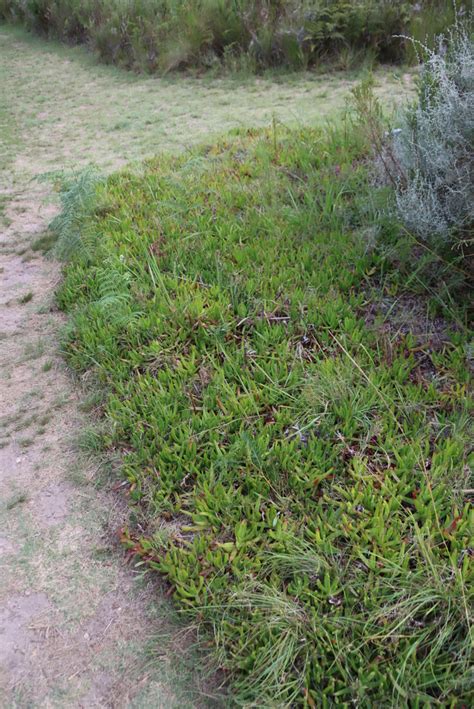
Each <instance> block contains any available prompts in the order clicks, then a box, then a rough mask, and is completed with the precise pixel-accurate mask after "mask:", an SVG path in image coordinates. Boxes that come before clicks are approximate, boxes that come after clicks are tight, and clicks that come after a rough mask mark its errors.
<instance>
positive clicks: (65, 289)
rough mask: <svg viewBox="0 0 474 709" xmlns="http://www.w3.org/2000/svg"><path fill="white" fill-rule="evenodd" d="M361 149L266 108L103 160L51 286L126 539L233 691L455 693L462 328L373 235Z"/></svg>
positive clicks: (388, 700) (292, 696) (463, 625)
mask: <svg viewBox="0 0 474 709" xmlns="http://www.w3.org/2000/svg"><path fill="white" fill-rule="evenodd" d="M366 155H367V146H366V144H365V141H364V140H363V139H362V138H361V137H360V135H359V133H358V132H357V131H356V130H354V129H353V128H351V126H350V125H344V126H342V127H341V128H338V129H333V130H329V129H328V130H309V129H305V130H296V131H293V132H289V131H286V130H283V129H281V128H280V127H279V126H277V125H275V126H274V127H273V130H272V131H268V132H262V133H261V132H253V131H247V132H244V133H241V134H240V135H234V136H232V137H229V138H228V139H227V140H223V141H221V142H220V143H218V144H217V145H212V146H209V147H206V148H203V149H200V150H196V151H193V152H190V153H187V154H185V155H182V156H180V157H177V158H167V157H160V158H159V159H156V160H153V161H150V162H148V163H147V164H146V165H145V166H144V169H143V171H142V172H141V173H140V174H135V173H132V172H127V171H125V172H122V173H118V174H115V175H113V176H111V177H110V178H109V179H108V180H107V181H106V182H105V183H97V185H96V188H95V189H96V198H95V205H94V207H93V208H91V207H90V205H89V211H88V214H87V216H86V217H85V218H84V220H83V226H82V232H83V233H84V234H85V239H84V243H83V244H82V247H81V248H75V250H74V253H73V255H72V258H71V260H70V262H69V263H68V265H67V266H66V269H65V280H64V283H63V285H62V287H61V288H60V292H59V295H58V297H59V302H60V304H61V305H62V307H63V308H64V309H65V310H66V311H68V312H69V314H70V326H69V329H68V332H67V335H66V340H65V344H64V347H65V351H66V353H67V357H68V359H69V362H70V363H71V364H72V365H73V366H74V367H76V368H77V369H78V370H80V371H86V370H91V372H92V373H93V377H92V379H93V381H94V382H96V383H97V385H98V386H100V387H101V389H103V390H104V391H105V392H106V393H107V394H106V398H105V400H104V403H103V406H102V411H103V415H104V416H105V418H106V420H107V426H105V427H104V428H102V429H101V431H102V432H103V435H102V438H103V444H105V445H106V446H108V447H110V448H113V449H114V450H116V451H117V450H119V451H121V452H122V473H123V476H124V478H126V479H127V481H128V484H129V495H130V502H131V504H132V505H134V506H136V509H137V513H138V514H139V515H140V520H141V521H140V525H141V526H140V529H141V532H137V531H135V530H133V529H130V530H128V531H127V530H126V531H124V542H125V543H126V544H128V545H129V546H130V548H131V549H132V550H133V552H134V553H135V554H137V555H138V556H139V557H140V558H141V561H142V563H144V564H146V565H147V566H148V567H149V568H151V569H155V570H157V571H158V572H160V573H161V574H164V575H165V576H166V578H167V579H168V581H169V583H170V586H171V588H172V591H173V595H174V597H175V599H176V602H177V603H178V604H179V605H180V606H181V607H182V608H183V609H185V610H186V611H187V612H188V613H189V614H190V615H192V616H193V617H194V618H195V619H197V620H198V621H199V622H200V623H202V624H203V626H204V627H205V628H207V630H208V631H209V632H210V633H212V634H213V637H214V640H215V643H216V647H217V648H218V656H219V658H220V663H221V665H222V667H223V668H225V669H226V670H227V671H228V672H229V676H230V677H231V680H232V683H233V687H234V693H235V695H234V696H235V698H236V701H237V702H240V703H241V704H243V705H245V706H299V705H301V706H307V707H315V706H334V705H340V706H344V705H349V704H351V703H354V702H356V703H358V704H359V705H360V706H413V707H425V706H452V707H454V706H460V705H461V704H462V703H463V702H464V703H468V702H469V697H471V698H472V694H471V692H472V684H470V682H471V679H472V677H471V675H470V674H469V661H470V650H471V635H470V632H471V629H470V628H471V626H470V623H471V618H470V609H471V608H472V606H470V600H472V597H471V598H470V594H472V554H473V551H472V549H473V542H472V526H471V524H472V516H471V512H470V508H469V504H468V495H469V490H470V488H471V487H472V486H471V485H469V484H468V483H467V481H466V477H467V471H468V467H467V466H468V462H469V461H468V439H469V428H468V421H469V419H468V411H469V405H470V403H472V402H471V400H470V397H469V369H468V342H469V331H468V330H467V328H466V324H465V314H464V309H463V306H462V304H461V305H456V304H455V303H451V304H450V308H449V309H445V310H444V311H443V309H442V306H439V307H438V312H434V311H433V307H434V306H433V302H432V301H430V299H428V298H426V297H422V296H421V295H419V294H418V295H416V294H414V293H413V292H412V291H411V290H410V288H409V286H408V285H407V282H406V279H405V278H404V275H403V272H400V270H398V271H396V270H395V269H394V266H393V265H391V264H392V263H393V260H392V261H388V260H387V259H386V257H385V256H384V251H383V249H380V248H376V247H374V246H373V245H372V244H371V242H370V240H369V239H368V238H367V234H368V233H370V230H374V229H375V230H377V233H378V234H379V240H380V242H382V243H383V242H384V240H385V241H386V242H387V243H389V242H390V240H393V239H394V237H395V235H396V229H397V227H396V225H393V224H391V223H390V222H389V221H387V220H386V218H384V217H378V216H377V215H378V214H379V213H380V214H381V213H382V211H381V210H379V209H378V207H377V204H376V202H375V198H374V195H373V194H372V192H373V188H371V187H370V178H369V175H368V174H367V173H368V171H369V170H368V168H367V164H368V161H366ZM384 220H385V221H384ZM74 223H76V222H75V220H74ZM74 234H75V236H74V241H75V243H76V245H77V240H76V236H77V230H75V231H74ZM66 238H67V237H66ZM63 245H64V242H63ZM400 268H403V264H402V263H401V262H400V264H399V265H398V269H400Z"/></svg>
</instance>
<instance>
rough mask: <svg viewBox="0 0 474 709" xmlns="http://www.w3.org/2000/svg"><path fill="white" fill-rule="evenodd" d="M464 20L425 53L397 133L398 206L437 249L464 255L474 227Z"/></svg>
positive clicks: (473, 115)
mask: <svg viewBox="0 0 474 709" xmlns="http://www.w3.org/2000/svg"><path fill="white" fill-rule="evenodd" d="M468 26H471V27H472V22H469V25H467V24H466V23H463V24H461V21H460V20H458V21H457V23H456V24H455V26H454V27H453V29H452V30H451V31H450V33H449V35H448V36H447V37H443V38H440V39H439V42H438V46H437V49H436V50H435V51H430V50H427V49H426V48H423V52H424V54H425V57H424V62H423V65H422V69H421V75H420V81H419V88H418V97H417V101H416V102H415V104H414V105H413V106H410V107H409V108H407V109H406V111H405V113H404V115H403V117H402V126H401V127H402V129H401V130H399V131H396V132H394V133H395V134H394V136H393V145H392V148H393V152H394V157H395V159H396V162H398V166H399V171H398V179H397V186H396V202H397V208H398V212H399V216H400V218H401V220H402V222H403V223H404V225H405V226H406V228H407V229H408V230H409V231H410V232H412V233H414V234H416V235H418V236H419V237H421V238H422V239H423V240H424V241H426V242H430V243H432V244H433V246H435V245H436V246H443V245H444V246H447V245H449V246H452V247H453V248H455V247H457V248H464V247H466V246H467V245H468V243H469V242H471V243H472V236H473V225H474V45H473V41H472V34H470V32H469V29H468Z"/></svg>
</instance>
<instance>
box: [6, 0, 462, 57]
mask: <svg viewBox="0 0 474 709" xmlns="http://www.w3.org/2000/svg"><path fill="white" fill-rule="evenodd" d="M459 1H460V5H463V4H466V5H467V2H464V0H462V2H461V0H459ZM447 4H448V6H449V8H450V9H446V7H447ZM0 18H3V19H7V20H12V21H17V22H22V23H23V24H24V25H25V26H26V27H27V28H29V29H31V30H32V31H35V32H39V33H41V34H44V35H47V36H54V37H58V38H60V39H64V40H67V41H75V42H86V43H88V44H89V45H90V46H91V47H92V48H93V49H94V50H95V51H97V52H98V54H99V56H100V58H101V59H102V60H103V61H106V62H113V63H116V64H120V65H123V66H126V67H129V68H134V69H141V70H143V69H145V70H148V71H167V70H170V69H176V68H181V67H186V66H201V67H206V66H209V65H214V64H215V63H219V62H222V61H223V62H224V63H225V62H226V61H227V60H228V59H229V58H231V59H232V60H233V64H234V63H235V59H236V58H240V59H242V60H243V63H245V64H246V65H247V66H251V67H253V68H255V69H262V68H265V67H269V66H288V67H293V68H299V67H307V66H311V65H315V64H317V63H318V62H320V61H328V60H330V61H332V60H334V59H335V60H336V61H337V60H338V58H339V57H341V58H342V59H343V61H342V62H341V66H344V67H345V66H347V65H351V64H352V63H353V62H354V61H355V60H360V59H361V58H363V56H364V54H365V53H367V52H368V53H369V54H370V56H371V57H374V58H375V59H378V60H380V61H390V62H393V61H395V62H397V61H402V60H404V59H405V58H406V57H407V56H411V55H407V50H408V52H411V49H410V45H409V44H408V45H407V43H406V42H405V41H404V40H403V39H400V37H399V36H397V35H401V34H406V33H411V29H412V26H413V30H414V32H415V34H416V36H417V37H418V38H420V39H422V40H425V34H426V32H425V29H426V31H427V32H428V35H432V33H433V30H436V31H439V30H443V29H444V28H445V26H446V23H447V22H449V21H451V19H452V9H451V7H450V3H446V0H444V1H443V0H422V1H421V2H414V0H399V1H397V2H393V1H392V0H0ZM348 58H349V60H348Z"/></svg>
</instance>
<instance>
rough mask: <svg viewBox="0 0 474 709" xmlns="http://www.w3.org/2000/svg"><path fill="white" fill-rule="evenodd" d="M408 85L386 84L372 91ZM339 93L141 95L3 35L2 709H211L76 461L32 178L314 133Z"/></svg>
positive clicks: (102, 499) (98, 492)
mask: <svg viewBox="0 0 474 709" xmlns="http://www.w3.org/2000/svg"><path fill="white" fill-rule="evenodd" d="M406 83H407V80H406V78H405V79H403V77H402V78H401V79H400V78H397V77H393V76H389V75H388V74H384V75H381V77H380V91H381V93H382V94H387V95H389V94H390V93H392V92H393V91H394V88H395V87H396V90H397V92H398V94H400V88H401V87H403V86H404V85H406ZM349 86H350V84H349V82H348V81H347V80H346V79H344V78H342V77H336V78H334V79H331V83H328V79H327V78H324V77H323V78H314V77H300V78H298V79H296V78H295V79H292V80H291V81H288V82H287V83H284V84H283V83H272V82H266V81H262V80H252V81H249V82H247V83H246V84H244V85H242V84H236V83H233V84H232V82H229V81H223V80H221V81H214V82H212V83H211V82H205V81H200V82H196V81H194V82H193V81H191V80H187V79H180V80H174V82H172V81H164V80H159V79H150V78H137V77H134V76H132V75H128V74H125V73H123V72H119V71H116V70H115V69H113V68H108V67H102V66H96V65H95V63H94V60H93V59H92V58H90V57H88V56H87V55H86V54H85V53H84V52H82V50H71V49H63V48H61V47H59V46H57V45H47V44H45V43H42V42H41V41H39V40H34V39H31V38H28V37H27V36H26V35H24V34H22V33H20V32H17V31H13V30H11V29H7V28H4V27H0V141H1V142H0V277H1V281H2V290H1V296H0V367H1V379H0V413H1V415H2V419H1V428H0V500H1V501H0V574H1V576H0V577H1V584H0V668H1V670H0V704H1V706H6V707H10V706H11V707H15V706H18V707H96V706H97V707H129V706H133V707H135V706H136V707H173V706H176V707H178V706H180V707H181V706H196V705H204V706H209V705H210V704H211V700H210V699H203V698H202V696H199V692H200V691H201V690H202V687H201V686H200V680H201V679H202V677H201V676H202V672H199V673H197V672H194V673H193V672H192V671H191V670H190V669H188V667H189V666H190V665H192V663H193V659H194V658H193V657H192V655H191V653H190V651H189V649H188V648H186V645H187V643H186V641H185V640H183V641H182V642H181V641H180V640H178V641H176V636H177V626H176V624H175V621H174V620H173V617H172V610H171V608H170V605H169V603H168V602H167V601H166V600H165V599H164V598H163V597H160V595H159V593H158V592H157V590H156V589H153V588H150V586H146V585H145V584H144V582H143V581H142V582H140V581H139V580H137V578H136V577H135V576H134V573H133V570H131V569H130V568H129V567H127V566H125V565H124V563H123V556H122V555H121V552H120V550H119V549H117V529H118V528H119V526H120V523H121V521H122V518H123V512H122V510H121V509H120V502H119V498H118V497H117V496H116V495H114V494H113V493H111V492H107V491H105V490H104V489H103V488H100V487H99V486H98V481H99V480H100V475H99V471H98V468H97V466H95V467H94V466H93V465H86V464H85V462H84V461H83V460H81V459H79V458H78V455H77V453H75V452H74V451H76V450H77V446H74V445H73V444H72V443H73V442H74V441H76V442H77V438H78V436H79V433H80V431H81V428H82V427H83V426H84V425H85V424H84V421H83V414H81V411H80V408H81V402H82V394H81V388H80V386H78V385H77V383H76V384H74V383H73V380H72V378H71V376H70V374H69V373H68V372H67V371H66V369H65V367H64V364H63V363H62V361H61V359H60V357H59V355H58V351H57V346H58V345H57V343H58V330H59V328H60V327H61V325H62V320H61V316H60V314H59V313H58V312H57V311H56V310H55V307H54V288H55V285H56V283H57V282H58V279H59V277H60V269H59V266H58V264H55V263H53V262H52V261H50V260H45V259H44V258H43V257H42V256H41V255H40V253H39V252H38V251H35V250H34V245H35V243H36V241H37V240H38V238H40V237H41V235H42V234H44V232H45V229H46V226H47V224H48V221H49V220H50V218H51V216H52V215H53V214H54V211H55V209H56V207H55V205H54V203H50V204H48V202H47V200H46V199H45V198H46V197H47V196H48V190H49V187H48V186H47V185H45V184H44V183H39V182H37V181H36V180H34V178H35V177H37V176H38V175H40V174H42V173H44V172H46V171H48V170H52V169H58V168H68V167H75V168H77V167H80V166H83V165H85V164H88V163H91V162H95V163H97V164H99V165H100V167H101V168H102V169H103V170H108V169H111V168H113V167H115V166H117V165H120V164H123V163H125V162H127V161H129V160H135V159H138V158H142V157H144V156H145V155H147V154H151V153H153V152H156V150H157V149H158V148H174V147H176V148H177V147H179V148H183V147H185V146H186V145H187V144H189V143H191V142H196V141H198V140H201V139H202V136H203V135H209V134H211V133H215V132H221V131H223V130H227V129H228V128H230V127H236V126H239V125H241V124H242V123H250V124H258V123H268V121H269V120H270V119H271V116H272V115H273V114H276V115H277V116H279V117H281V118H282V119H285V120H286V119H288V120H292V121H297V122H299V121H306V120H308V121H312V120H313V121H314V120H315V118H316V117H318V118H321V117H324V115H328V113H329V112H330V111H332V110H334V107H337V106H340V105H342V103H343V101H344V97H345V96H346V95H347V92H348V88H349ZM32 246H33V249H32ZM163 630H165V631H166V632H167V633H168V634H171V636H174V640H173V642H171V643H169V642H167V643H164V641H163V640H162V638H161V635H162V632H163ZM151 648H153V650H154V653H152V654H150V649H151ZM178 656H180V657H181V662H180V663H177V657H178Z"/></svg>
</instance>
